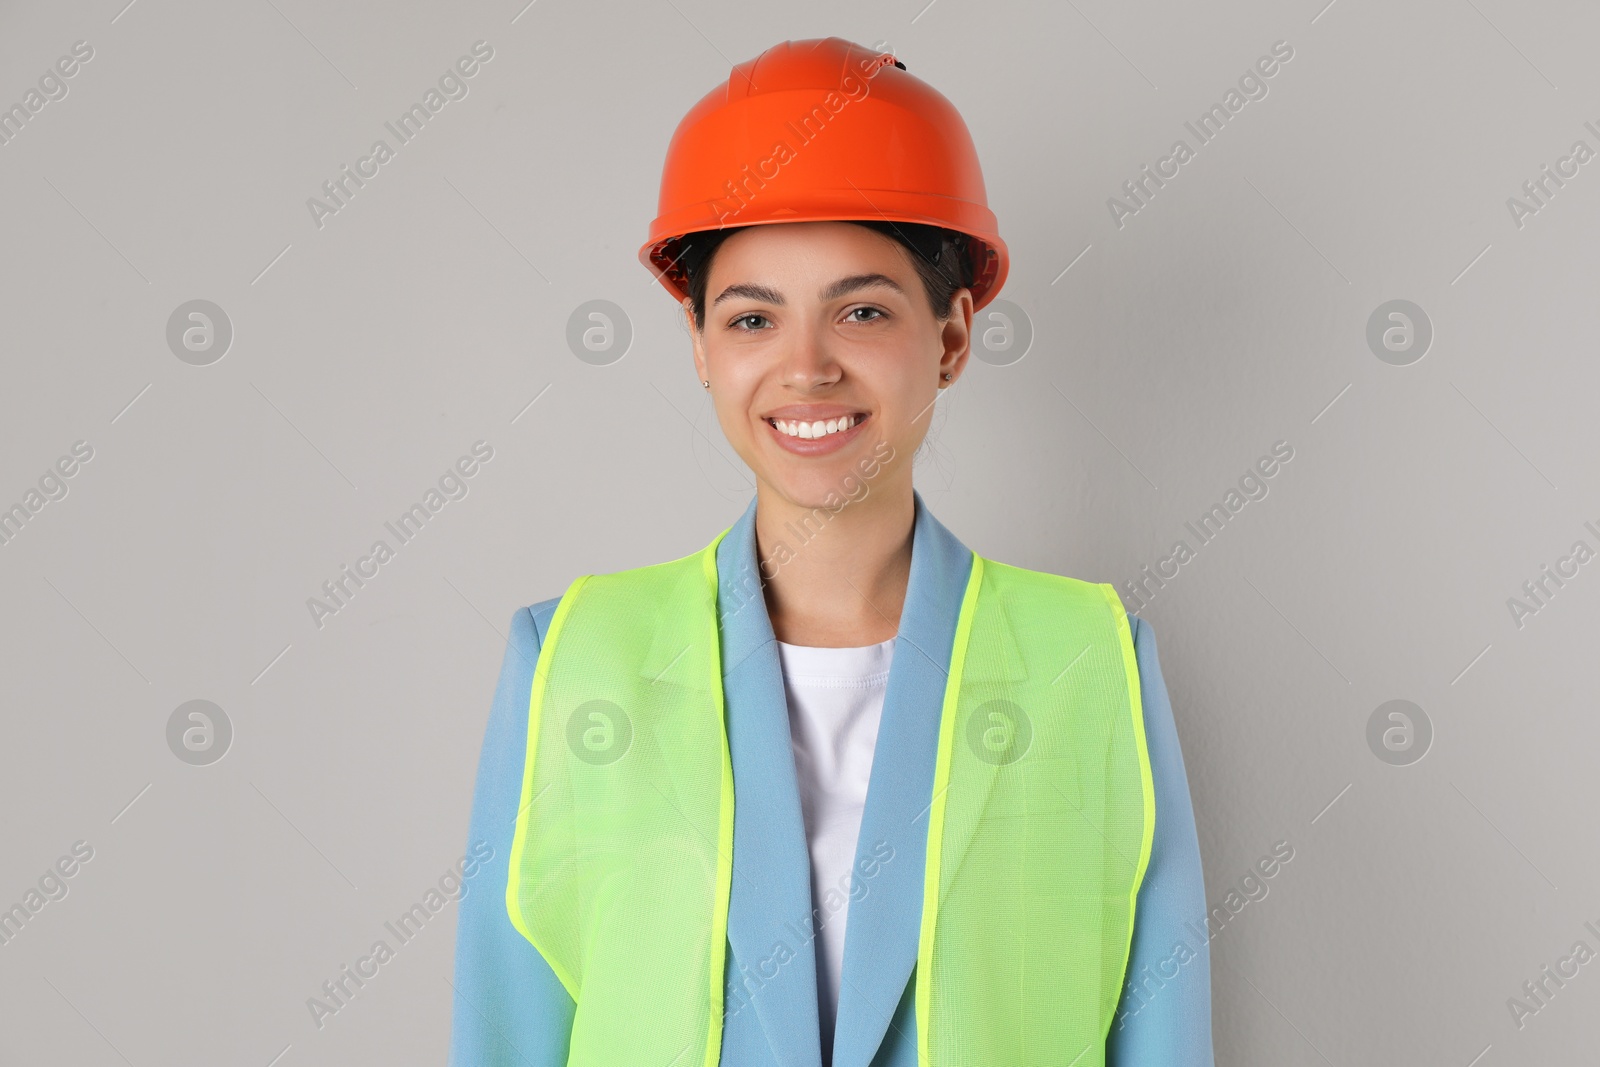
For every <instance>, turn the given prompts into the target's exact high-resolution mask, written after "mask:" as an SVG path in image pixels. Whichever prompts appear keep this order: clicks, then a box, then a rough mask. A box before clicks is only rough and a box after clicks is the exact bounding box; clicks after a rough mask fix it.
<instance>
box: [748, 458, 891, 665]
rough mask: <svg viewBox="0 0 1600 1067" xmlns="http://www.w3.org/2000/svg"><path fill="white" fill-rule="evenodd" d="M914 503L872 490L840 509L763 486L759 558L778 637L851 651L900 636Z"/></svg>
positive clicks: (885, 489) (758, 514) (758, 520)
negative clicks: (798, 500) (808, 503)
mask: <svg viewBox="0 0 1600 1067" xmlns="http://www.w3.org/2000/svg"><path fill="white" fill-rule="evenodd" d="M915 518H916V501H915V500H914V499H913V497H912V495H911V486H910V485H909V484H908V485H906V486H905V487H904V490H903V491H895V489H894V487H891V486H874V487H872V489H871V491H870V492H868V493H867V494H865V495H863V496H861V497H860V498H858V499H856V500H853V501H849V502H847V503H846V504H845V505H844V507H842V508H840V509H839V510H838V511H831V510H829V509H828V508H825V507H820V506H819V507H814V508H813V507H806V506H804V505H800V504H796V503H794V502H792V501H790V500H786V499H784V498H783V497H781V496H779V495H778V494H777V493H776V492H771V491H763V489H761V488H758V490H757V501H756V556H757V558H758V560H759V561H760V567H761V574H762V576H763V578H765V579H766V581H765V585H764V590H765V594H766V604H767V615H768V617H769V618H771V620H772V631H773V634H774V636H776V637H777V639H778V640H780V641H783V642H786V643H788V644H791V645H811V646H815V647H820V648H847V647H853V646H860V645H872V644H877V643H878V642H880V641H887V640H888V639H889V638H891V637H893V636H895V634H896V633H897V632H898V631H899V628H900V611H901V608H902V607H903V606H904V604H905V599H906V585H907V583H908V582H909V581H910V579H911V539H912V530H913V526H914V522H915Z"/></svg>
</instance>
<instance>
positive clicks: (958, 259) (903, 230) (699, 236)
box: [669, 219, 973, 333]
mask: <svg viewBox="0 0 1600 1067" xmlns="http://www.w3.org/2000/svg"><path fill="white" fill-rule="evenodd" d="M842 221H846V222H852V223H854V224H855V225H857V226H865V227H867V228H868V229H869V230H876V231H877V232H878V233H881V234H883V235H884V236H885V237H890V238H893V239H894V240H896V241H899V242H900V243H901V244H902V245H904V246H905V247H906V250H907V251H908V252H909V253H910V254H911V264H912V266H914V267H915V268H916V270H917V276H918V277H919V278H921V279H922V288H923V291H924V292H926V293H927V295H928V305H929V306H930V307H931V308H932V309H933V317H934V318H936V319H938V320H939V321H940V322H944V321H945V320H946V319H948V318H949V317H950V301H951V299H952V298H953V297H954V296H955V295H956V290H957V289H962V288H970V287H971V286H972V274H973V270H972V256H971V254H970V252H969V250H968V247H967V245H968V242H967V235H966V234H964V233H959V232H957V231H955V230H947V229H945V228H943V227H941V226H929V225H926V224H924V223H920V222H880V221H878V220H871V221H868V220H864V219H846V220H842ZM749 228H750V227H749V226H730V227H728V228H727V229H722V230H707V231H703V232H700V233H692V234H688V235H687V236H686V237H684V238H683V239H682V241H681V243H680V244H679V245H678V246H677V248H676V249H671V250H669V254H672V255H675V256H676V257H677V259H678V263H679V264H680V265H681V266H682V267H683V270H684V273H685V274H687V275H688V278H689V300H690V303H691V305H692V307H693V308H694V321H695V327H696V329H697V330H699V331H700V332H702V333H703V332H704V331H705V318H706V283H707V280H708V279H709V278H710V276H711V261H712V259H713V258H714V257H715V255H716V251H717V246H719V245H720V244H722V242H723V241H726V240H727V239H728V238H729V237H732V236H733V235H734V234H736V233H738V232H739V231H740V230H748V229H749Z"/></svg>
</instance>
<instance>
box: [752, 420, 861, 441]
mask: <svg viewBox="0 0 1600 1067" xmlns="http://www.w3.org/2000/svg"><path fill="white" fill-rule="evenodd" d="M855 424H856V417H855V416H854V415H846V416H844V417H842V418H837V419H825V420H821V421H818V422H795V421H793V420H787V419H773V420H772V425H773V426H775V427H777V428H778V430H779V431H780V432H782V433H785V434H788V435H789V436H790V437H799V438H802V439H804V440H812V439H814V438H818V437H826V436H828V435H829V434H831V433H839V432H840V431H842V430H848V429H850V427H852V426H854V425H855Z"/></svg>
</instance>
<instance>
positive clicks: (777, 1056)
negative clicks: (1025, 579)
mask: <svg viewBox="0 0 1600 1067" xmlns="http://www.w3.org/2000/svg"><path fill="white" fill-rule="evenodd" d="M913 496H914V497H915V501H916V519H915V525H914V529H913V541H912V550H911V575H910V580H909V584H908V586H907V588H906V599H905V607H904V609H903V611H902V613H901V616H900V627H899V633H898V634H897V635H896V638H895V640H896V644H895V650H894V658H893V660H892V662H891V666H890V672H889V684H888V691H887V694H886V696H885V700H884V706H883V718H882V722H881V723H880V726H879V729H878V741H877V748H876V751H875V754H874V758H873V763H872V773H871V777H870V778H869V780H868V790H867V798H866V809H865V812H864V813H863V816H862V820H861V834H860V843H859V847H858V850H857V853H856V860H857V863H856V868H855V869H856V871H857V872H858V874H859V873H864V872H865V871H867V870H868V869H869V868H871V867H872V866H873V860H874V858H875V856H874V853H873V851H872V850H873V848H874V846H877V848H878V850H879V851H878V852H877V853H876V856H878V857H881V856H882V855H884V854H885V851H884V848H883V845H884V843H887V845H888V846H889V847H892V848H893V850H894V851H893V858H892V859H891V860H890V861H889V862H887V863H882V864H881V865H878V866H877V867H876V873H875V874H873V875H872V876H871V877H870V879H868V878H862V880H861V882H860V883H859V885H858V886H856V887H853V889H852V891H853V892H858V891H859V890H862V889H864V894H860V893H859V892H858V896H857V898H856V899H854V900H852V901H851V902H850V904H849V909H848V922H847V924H846V926H845V934H846V936H845V946H844V970H843V977H842V981H841V984H840V995H839V1009H838V1021H837V1024H836V1029H835V1031H834V1034H833V1035H832V1037H833V1040H832V1041H831V1042H829V1044H831V1045H832V1067H916V1063H917V1018H916V1007H915V988H916V983H915V980H914V974H913V972H914V969H915V966H916V960H917V937H918V933H919V930H920V927H921V919H922V876H923V863H924V858H925V853H926V848H927V818H926V812H927V809H928V807H929V805H930V803H931V802H932V797H933V788H932V783H933V770H934V755H935V750H936V743H937V740H938V729H939V714H938V711H939V708H940V707H941V706H942V703H943V699H944V689H945V678H946V673H947V671H948V670H949V667H950V652H951V647H952V644H953V639H954V636H955V628H956V617H957V615H958V613H959V611H960V607H961V598H962V594H963V593H964V592H965V588H966V582H967V574H968V571H969V569H970V567H971V560H972V553H971V550H970V549H968V548H967V546H966V545H964V544H962V543H961V542H960V541H959V540H958V539H957V538H956V536H955V535H954V534H952V533H951V532H950V531H949V530H948V529H946V528H945V527H944V525H943V524H941V523H940V522H939V521H938V520H937V519H935V518H934V517H933V515H932V513H930V512H929V511H928V509H927V505H926V504H925V503H924V502H923V500H922V496H921V494H920V493H915V492H913ZM755 514H756V505H755V500H754V499H752V500H751V502H750V505H749V507H748V508H746V509H745V512H744V515H743V516H742V517H741V518H740V519H739V521H738V522H736V523H735V524H734V525H733V527H732V529H731V530H730V531H729V533H728V535H727V536H726V537H724V538H723V539H722V543H721V544H720V545H718V546H717V570H718V574H719V577H720V582H721V586H722V590H721V596H720V597H719V604H718V614H719V617H720V623H721V627H722V642H723V644H722V655H723V686H724V695H725V699H726V703H727V723H728V744H729V749H730V751H731V754H732V758H733V779H734V831H733V863H734V868H735V871H736V872H737V873H736V874H735V876H734V877H733V880H732V888H731V890H730V894H731V895H730V899H729V904H728V958H727V973H728V976H729V984H730V986H731V985H733V983H735V982H742V983H743V989H744V995H745V997H746V998H747V1002H746V1003H744V1004H743V1005H742V1006H739V1007H738V1009H737V1010H735V1007H736V1000H735V996H734V994H733V993H731V992H730V995H729V997H728V1001H727V1009H726V1010H727V1012H728V1014H727V1015H726V1017H725V1019H724V1026H723V1036H722V1060H721V1062H722V1063H723V1064H724V1065H727V1067H823V1064H824V1062H825V1058H824V1047H823V1046H824V1043H823V1040H822V1035H821V1034H820V1033H819V1030H820V1027H819V1024H818V1014H817V980H816V966H817V963H816V947H815V943H814V941H813V940H811V939H810V938H809V937H807V932H808V931H810V930H812V929H813V928H814V927H813V922H814V921H817V922H820V921H824V920H826V921H834V922H837V921H840V919H841V918H842V916H834V917H833V918H831V919H828V918H827V915H826V913H825V912H822V913H819V914H820V915H821V916H822V918H819V919H816V920H813V905H812V901H811V875H810V853H809V851H808V849H807V846H806V837H805V826H804V822H803V821H802V819H801V814H800V798H799V789H798V786H797V785H796V779H795V764H794V754H793V749H792V747H791V744H792V743H791V740H790V736H789V718H788V711H787V703H786V700H785V695H784V687H783V675H782V673H781V670H780V668H779V662H778V649H777V645H776V644H775V639H774V637H773V631H772V623H771V621H770V619H769V618H768V616H767V609H766V604H765V601H764V599H763V598H762V596H761V595H760V592H759V590H760V584H759V580H758V577H757V576H758V574H759V572H758V571H757V569H756V568H757V560H756V538H755ZM708 540H709V538H708ZM559 600H560V598H559V597H557V598H556V599H554V600H546V601H544V602H542V603H539V604H535V605H533V606H532V607H529V608H522V609H519V610H518V611H517V613H516V615H515V616H513V618H512V623H511V635H510V641H509V646H508V648H507V650H506V656H505V663H504V667H503V668H502V670H501V673H500V684H499V687H498V689H497V691H496V693H495V699H494V707H493V711H492V713H491V714H490V717H489V723H488V729H487V731H486V732H485V735H484V741H483V751H482V755H481V757H480V761H479V766H478V779H477V789H476V792H475V794H474V797H473V806H472V821H471V828H470V833H469V840H468V847H469V849H470V848H472V847H473V846H474V845H477V846H478V848H479V854H480V855H481V854H482V853H483V852H484V851H486V850H485V849H484V847H483V843H486V844H487V846H488V848H490V849H492V850H493V855H492V857H491V858H490V859H489V860H488V861H487V862H485V863H484V864H482V865H481V866H480V867H479V868H478V870H477V872H476V873H475V875H474V876H473V877H472V878H471V879H470V880H468V881H467V882H466V886H465V891H464V894H463V896H462V897H461V903H460V915H459V920H458V929H457V941H456V963H455V981H454V983H453V985H454V988H455V1001H454V1008H453V1022H452V1029H451V1040H450V1063H451V1064H452V1065H454V1067H488V1065H495V1067H499V1065H502V1064H503V1065H506V1067H512V1065H524V1067H555V1065H564V1064H565V1063H566V1061H567V1039H568V1034H569V1033H570V1031H571V1028H572V1019H573V1015H574V1011H575V1005H574V1003H573V1000H572V998H571V997H570V996H569V995H568V994H567V991H566V989H565V988H564V987H563V986H562V985H561V983H560V982H559V981H558V980H557V979H556V977H555V974H554V973H553V972H552V971H551V970H550V967H549V965H548V964H546V963H545V961H544V958H543V957H542V956H541V955H540V954H539V952H538V950H537V949H535V948H534V947H533V946H532V945H531V944H530V943H529V942H528V941H527V940H526V939H525V938H524V937H523V936H522V935H521V934H520V933H519V932H518V931H517V930H516V928H515V927H513V926H512V925H511V921H510V919H509V917H508V916H507V914H506V904H505V888H506V872H507V860H508V858H509V856H510V854H511V837H512V831H513V829H514V827H515V822H516V816H517V806H518V804H519V802H520V800H521V790H522V774H523V762H524V756H525V754H526V749H527V735H528V697H529V692H530V688H531V686H532V682H533V670H534V664H535V663H536V662H537V660H538V656H539V648H540V645H541V643H542V642H543V640H544V636H545V632H546V630H547V629H548V627H549V625H550V618H551V615H552V614H554V612H555V609H556V604H557V603H558V602H559ZM1129 622H1130V624H1131V625H1132V629H1133V639H1134V647H1135V650H1136V652H1137V655H1138V661H1139V682H1140V689H1141V692H1142V696H1143V704H1144V720H1145V736H1146V742H1147V744H1148V747H1149V753H1150V764H1151V770H1152V772H1153V775H1154V789H1155V809H1156V819H1155V830H1154V840H1153V842H1152V845H1151V852H1150V863H1149V867H1148V868H1147V870H1146V872H1145V878H1144V882H1143V884H1142V885H1141V887H1140V890H1139V896H1138V901H1137V904H1136V908H1135V917H1134V932H1133V946H1132V951H1131V955H1130V957H1129V963H1128V971H1127V984H1126V985H1125V987H1124V989H1123V994H1122V1002H1121V1006H1120V1007H1119V1009H1118V1012H1117V1016H1116V1018H1115V1019H1114V1020H1113V1022H1112V1024H1111V1030H1110V1033H1109V1035H1108V1036H1107V1040H1106V1052H1107V1056H1106V1062H1107V1063H1108V1064H1111V1065H1113V1067H1212V1053H1211V972H1210V966H1211V964H1210V954H1209V951H1208V939H1207V936H1206V929H1207V928H1206V925H1205V923H1206V905H1205V886H1204V882H1203V879H1202V876H1201V868H1200V848H1199V842H1198V840H1197V838H1196V835H1195V823H1194V813H1193V810H1192V808H1191V806H1190V802H1189V786H1188V779H1187V777H1186V775H1185V773H1184V768H1183V756H1182V753H1181V752H1180V751H1179V748H1178V735H1177V730H1176V728H1175V727H1174V724H1173V718H1172V707H1171V705H1170V703H1169V702H1168V699H1167V691H1166V686H1165V685H1164V684H1163V682H1162V680H1161V670H1160V667H1159V665H1158V664H1157V662H1156V644H1155V637H1154V635H1153V634H1152V633H1151V630H1150V625H1149V623H1147V622H1145V621H1144V620H1142V619H1139V618H1138V617H1137V616H1130V618H1129ZM1180 946H1182V948H1180ZM780 960H782V961H783V962H781V963H779V962H778V961H780ZM696 1062H698V1061H696ZM618 1067H623V1065H618Z"/></svg>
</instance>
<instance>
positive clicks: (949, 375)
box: [944, 374, 955, 382]
mask: <svg viewBox="0 0 1600 1067" xmlns="http://www.w3.org/2000/svg"><path fill="white" fill-rule="evenodd" d="M954 377H955V375H954V374H946V375H945V376H944V380H945V381H947V382H948V381H950V380H951V379H953V378H954Z"/></svg>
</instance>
